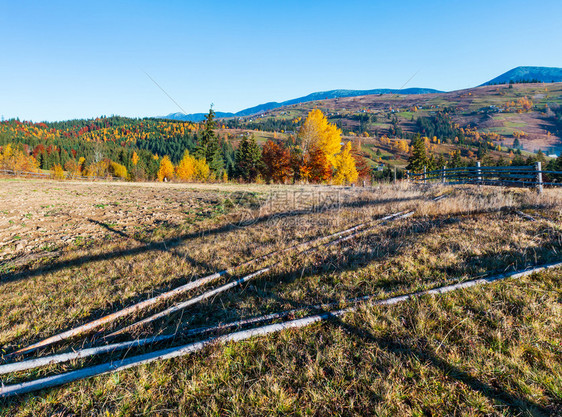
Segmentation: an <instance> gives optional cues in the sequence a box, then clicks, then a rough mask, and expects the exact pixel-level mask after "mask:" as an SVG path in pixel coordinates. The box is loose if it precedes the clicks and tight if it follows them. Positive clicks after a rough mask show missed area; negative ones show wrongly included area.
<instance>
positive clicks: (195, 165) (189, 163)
mask: <svg viewBox="0 0 562 417" xmlns="http://www.w3.org/2000/svg"><path fill="white" fill-rule="evenodd" d="M210 173H211V168H210V167H209V164H207V161H206V160H205V158H202V159H197V158H195V157H193V156H191V155H190V154H189V151H187V150H186V151H185V153H184V154H183V158H182V160H181V161H180V163H179V164H178V166H177V168H176V176H177V177H178V178H179V179H180V180H183V181H190V180H199V181H205V180H207V179H208V178H209V175H210Z"/></svg>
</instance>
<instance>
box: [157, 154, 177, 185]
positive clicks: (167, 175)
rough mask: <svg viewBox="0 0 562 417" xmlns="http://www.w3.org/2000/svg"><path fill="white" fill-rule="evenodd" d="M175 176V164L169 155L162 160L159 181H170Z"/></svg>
mask: <svg viewBox="0 0 562 417" xmlns="http://www.w3.org/2000/svg"><path fill="white" fill-rule="evenodd" d="M173 178H174V164H172V161H170V158H169V157H168V155H166V156H164V157H163V158H162V159H161V160H160V169H158V181H164V179H166V180H167V181H170V180H171V179H173Z"/></svg>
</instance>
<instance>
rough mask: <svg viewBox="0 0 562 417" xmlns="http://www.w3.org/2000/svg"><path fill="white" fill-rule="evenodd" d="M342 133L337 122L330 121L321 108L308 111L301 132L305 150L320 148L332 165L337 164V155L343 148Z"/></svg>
mask: <svg viewBox="0 0 562 417" xmlns="http://www.w3.org/2000/svg"><path fill="white" fill-rule="evenodd" d="M341 134H342V131H341V130H340V129H339V128H338V127H337V126H336V125H335V124H331V123H329V122H328V119H326V117H325V116H324V114H323V113H322V111H320V110H319V109H314V110H312V111H311V112H310V113H308V116H307V118H306V120H305V121H304V123H303V125H302V127H301V129H300V132H299V136H300V138H301V140H302V148H303V150H304V151H305V152H308V151H310V150H311V149H319V150H320V151H322V152H323V153H324V155H325V156H326V160H327V162H328V163H329V164H331V166H332V167H333V166H335V163H336V155H337V154H338V153H339V152H340V150H341Z"/></svg>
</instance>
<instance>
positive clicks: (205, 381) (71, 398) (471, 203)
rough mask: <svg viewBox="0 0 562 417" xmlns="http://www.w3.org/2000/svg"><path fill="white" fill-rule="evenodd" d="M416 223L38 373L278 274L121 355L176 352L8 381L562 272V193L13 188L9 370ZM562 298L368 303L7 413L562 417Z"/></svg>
mask: <svg viewBox="0 0 562 417" xmlns="http://www.w3.org/2000/svg"><path fill="white" fill-rule="evenodd" d="M441 195H444V196H445V198H443V199H441V200H439V201H433V198H434V197H436V196H441ZM410 210H412V211H414V210H415V213H414V214H413V215H412V216H410V217H407V218H402V219H397V220H395V221H389V222H386V223H380V222H374V223H373V224H372V227H370V228H367V229H365V230H363V231H362V232H361V233H359V234H358V235H357V236H356V238H355V239H350V240H348V241H345V242H341V243H340V244H337V245H331V246H330V245H325V246H321V247H318V248H317V249H316V250H310V251H308V252H303V251H299V250H297V249H295V250H288V251H287V252H285V253H284V254H283V255H282V256H279V257H277V258H271V259H270V260H264V261H263V262H258V263H256V264H253V265H251V266H247V267H244V268H240V269H238V270H236V271H235V272H233V273H231V274H226V275H224V276H222V277H221V278H220V279H218V280H216V281H215V282H213V283H211V284H209V285H207V286H205V287H201V288H197V289H194V290H192V291H190V292H188V293H187V294H182V295H180V296H178V297H175V298H172V299H168V300H166V301H165V302H162V303H159V304H156V305H153V306H152V307H150V308H149V309H147V310H144V311H142V312H139V313H138V314H136V315H131V316H127V317H124V318H121V319H119V320H116V321H114V322H112V323H111V324H109V325H107V326H106V327H103V328H99V329H96V330H95V331H92V332H90V333H88V334H85V335H83V336H80V337H75V338H72V339H69V340H66V341H63V342H60V343H56V344H53V345H50V346H49V347H47V348H44V349H42V350H38V351H36V352H33V353H32V354H30V355H28V356H27V357H28V358H33V357H41V356H45V355H49V354H53V353H55V352H66V351H74V350H77V349H80V348H82V347H87V346H93V345H99V344H103V343H105V339H104V336H107V335H108V334H109V333H111V332H112V331H115V330H118V329H121V328H123V327H125V326H127V325H130V324H132V323H134V322H136V321H138V320H139V319H142V318H144V317H148V316H150V315H152V314H154V313H157V312H159V311H162V310H163V309H165V308H166V307H169V306H171V305H173V304H174V303H177V302H180V301H185V300H187V299H189V298H191V297H194V296H196V295H199V294H202V293H204V292H205V291H207V290H209V289H211V288H215V287H218V286H220V285H222V284H225V283H228V282H232V281H234V280H235V279H237V278H240V277H242V276H245V275H247V273H249V272H252V271H255V270H257V269H259V268H262V267H263V266H264V265H272V269H271V270H270V271H268V272H267V273H265V274H262V275H260V276H258V277H256V278H255V279H253V280H250V281H248V282H246V283H243V284H242V285H239V286H236V287H233V288H231V289H229V290H227V291H224V292H222V293H220V294H218V295H216V296H213V297H210V298H208V299H205V300H203V301H202V302H200V303H198V304H195V305H194V306H191V307H189V308H186V309H182V310H180V311H177V312H175V313H173V314H170V315H167V316H166V317H163V318H161V319H158V320H155V321H154V322H152V323H150V324H149V325H146V326H144V327H143V326H138V327H135V328H133V329H131V330H130V331H126V332H123V333H121V334H120V335H119V336H118V337H116V338H113V339H111V342H112V343H113V342H116V341H127V340H133V339H138V338H143V337H148V336H151V335H154V334H160V335H161V334H172V333H177V337H176V338H174V339H173V340H168V341H165V342H161V343H159V344H156V345H147V346H143V347H136V348H131V349H128V350H125V351H118V352H113V353H109V354H105V355H101V356H98V357H90V358H87V359H78V360H73V361H70V362H67V363H64V364H58V365H51V366H47V367H43V368H39V369H34V370H28V371H21V372H15V373H10V374H7V375H1V376H0V380H1V381H2V384H4V385H11V384H15V383H19V382H23V381H29V380H32V379H36V378H40V377H45V376H48V375H54V374H57V373H61V372H66V371H71V370H74V369H82V368H84V367H87V366H90V365H95V364H100V363H103V362H107V361H109V360H118V359H121V358H125V357H131V356H134V355H136V354H139V353H143V352H149V351H153V350H156V349H163V348H166V347H173V346H179V345H183V344H185V343H188V342H190V341H195V340H199V339H201V338H202V337H201V336H199V337H195V336H189V335H188V334H186V333H185V331H186V330H189V329H193V328H199V327H202V326H213V325H217V324H221V323H228V322H232V321H236V320H240V319H245V318H251V317H257V316H262V315H264V314H269V313H274V312H280V311H286V310H293V309H296V311H295V312H294V313H292V314H291V315H290V316H289V317H286V318H284V319H280V320H279V321H283V320H287V319H293V318H296V317H301V316H305V315H307V314H311V313H314V312H318V310H319V309H320V310H325V309H327V307H325V308H324V307H319V308H312V307H311V306H317V305H322V304H330V305H332V306H336V305H337V306H340V307H345V306H347V305H349V301H348V300H349V299H352V298H354V297H360V296H364V295H372V296H373V299H375V300H376V299H384V298H388V297H391V296H394V295H401V294H407V293H411V292H415V291H420V290H424V289H430V288H436V287H439V286H443V285H447V284H451V283H455V282H460V281H463V280H469V279H473V278H477V277H485V276H491V275H495V274H500V273H505V272H510V271H515V270H520V269H523V268H526V267H529V266H534V265H542V264H547V263H552V262H557V261H558V262H559V261H561V260H562V226H561V225H562V191H560V190H545V192H544V193H543V194H542V195H538V194H536V193H535V192H534V191H533V190H521V189H504V188H492V187H480V188H478V187H471V186H466V187H455V188H453V187H449V186H420V185H413V184H397V185H386V186H380V187H375V188H366V189H363V188H337V187H323V186H275V187H273V186H267V185H249V186H242V185H234V184H233V185H213V184H200V185H197V184H173V183H172V184H170V183H168V184H155V183H151V184H141V183H135V184H129V183H85V182H56V181H40V180H0V288H1V291H0V346H1V347H2V353H3V354H9V353H10V352H13V351H15V350H17V349H18V348H22V347H25V346H28V345H30V344H32V343H35V342H38V341H40V340H42V339H44V338H46V337H49V336H53V335H55V334H57V333H60V332H62V331H65V330H68V329H71V328H73V327H76V326H78V325H80V324H83V323H87V322H89V321H91V320H93V319H96V318H100V317H103V316H105V315H107V314H109V313H112V312H115V311H118V310H119V309H121V308H123V307H126V306H130V305H132V304H134V303H136V302H139V301H142V300H145V299H147V298H150V297H151V296H154V295H157V294H161V293H163V292H165V291H168V290H170V289H173V288H176V287H178V286H180V285H183V284H185V283H188V282H190V281H193V280H195V279H197V278H199V277H202V276H205V275H208V274H211V273H213V272H216V271H220V270H224V269H225V268H228V267H232V266H236V265H239V264H241V263H243V262H245V261H247V260H250V259H252V258H255V257H257V256H260V255H264V254H268V253H270V252H272V251H275V250H281V249H284V248H290V247H291V246H292V245H294V244H296V243H300V242H306V241H308V240H310V239H313V238H316V237H320V236H326V235H328V234H330V233H334V232H337V231H340V230H343V229H346V228H348V227H351V226H353V225H356V224H360V223H364V222H369V221H373V220H376V219H379V218H381V217H383V216H386V215H389V214H391V213H396V212H399V211H410ZM518 212H523V213H525V214H527V215H530V216H532V217H533V218H534V219H535V221H532V220H530V219H529V218H526V217H524V216H522V215H521V213H518ZM561 284H562V269H560V268H558V269H552V270H550V271H548V272H542V273H538V274H534V275H531V276H528V277H525V278H522V279H507V280H503V281H499V282H496V283H493V284H490V285H486V286H481V287H473V288H469V289H465V290H459V291H455V292H451V293H448V294H444V295H440V296H423V297H417V298H415V299H413V300H410V301H406V302H404V303H401V304H397V305H394V306H373V305H370V304H369V303H364V304H361V305H360V308H359V310H358V311H356V312H352V313H350V314H346V315H343V316H339V317H333V318H332V319H330V320H327V321H323V322H320V323H316V324H313V325H311V326H309V327H306V328H302V329H292V330H284V331H281V332H278V333H274V334H271V335H267V336H262V337H255V338H251V339H248V340H245V341H241V342H237V343H235V342H230V343H215V344H211V345H209V346H207V347H205V348H204V349H203V350H201V351H199V352H197V353H194V354H191V355H187V356H184V357H181V358H176V359H171V360H166V361H157V362H153V363H150V364H146V365H142V366H139V367H134V368H131V369H127V370H123V371H120V372H115V373H109V374H106V375H101V376H96V377H93V378H89V379H84V380H80V381H77V382H72V383H70V384H66V385H62V386H60V387H56V388H49V389H45V390H41V391H38V392H35V393H30V394H25V395H22V396H18V397H11V398H7V399H3V400H0V415H278V414H289V415H356V414H360V415H382V416H386V415H388V416H392V415H404V416H423V415H469V416H476V415H498V416H499V415H533V416H535V415H536V416H543V415H545V416H546V415H560V414H562V342H561V340H562V304H561V300H562V285H561ZM232 330H233V329H230V330H228V331H232ZM225 331H226V330H222V332H225ZM219 334H221V330H217V331H216V332H215V333H212V334H211V336H213V335H219ZM208 336H209V335H207V336H205V337H208ZM21 359H22V358H18V360H21Z"/></svg>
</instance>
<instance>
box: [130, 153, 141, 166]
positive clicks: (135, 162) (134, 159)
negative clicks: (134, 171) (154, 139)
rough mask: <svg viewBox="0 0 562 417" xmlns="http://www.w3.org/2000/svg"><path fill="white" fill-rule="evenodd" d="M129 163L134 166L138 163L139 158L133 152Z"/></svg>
mask: <svg viewBox="0 0 562 417" xmlns="http://www.w3.org/2000/svg"><path fill="white" fill-rule="evenodd" d="M131 162H132V163H133V165H136V164H138V163H139V156H138V155H137V153H136V152H133V156H131Z"/></svg>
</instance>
